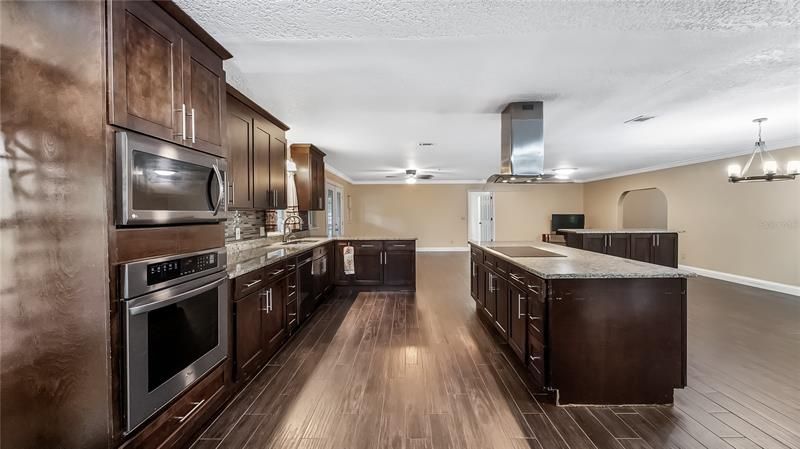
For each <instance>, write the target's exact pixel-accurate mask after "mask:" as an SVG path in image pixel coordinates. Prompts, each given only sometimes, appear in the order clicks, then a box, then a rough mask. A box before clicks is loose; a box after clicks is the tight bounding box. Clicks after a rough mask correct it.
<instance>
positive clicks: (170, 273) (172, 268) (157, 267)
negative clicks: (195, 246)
mask: <svg viewBox="0 0 800 449" xmlns="http://www.w3.org/2000/svg"><path fill="white" fill-rule="evenodd" d="M217 264H218V257H217V253H216V252H213V253H206V254H197V255H194V256H189V257H183V258H178V259H172V260H167V261H164V262H157V263H152V264H148V265H147V285H155V284H160V283H162V282H166V281H171V280H173V279H178V278H180V277H183V276H188V275H191V274H195V273H201V272H203V271H206V270H210V269H214V268H217Z"/></svg>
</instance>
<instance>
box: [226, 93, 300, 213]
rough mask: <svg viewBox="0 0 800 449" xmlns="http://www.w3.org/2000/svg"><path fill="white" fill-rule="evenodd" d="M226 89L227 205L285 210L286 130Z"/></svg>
mask: <svg viewBox="0 0 800 449" xmlns="http://www.w3.org/2000/svg"><path fill="white" fill-rule="evenodd" d="M227 90H228V95H227V99H226V101H227V120H226V123H227V133H228V148H229V155H228V171H229V173H230V175H229V178H228V206H229V207H230V208H240V209H259V210H267V209H286V138H285V133H286V130H287V129H288V128H287V127H286V125H283V124H282V123H281V122H280V121H278V120H277V119H274V117H272V116H271V115H269V114H268V113H267V112H266V111H263V110H262V109H261V108H260V107H259V106H258V105H256V104H254V103H253V102H252V101H250V100H249V99H248V98H247V97H245V96H244V95H242V94H241V93H240V92H238V91H237V90H236V89H234V88H233V87H231V86H228V88H227ZM267 117H269V118H267Z"/></svg>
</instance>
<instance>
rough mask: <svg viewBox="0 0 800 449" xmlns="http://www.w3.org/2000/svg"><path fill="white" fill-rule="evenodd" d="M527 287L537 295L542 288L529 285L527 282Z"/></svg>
mask: <svg viewBox="0 0 800 449" xmlns="http://www.w3.org/2000/svg"><path fill="white" fill-rule="evenodd" d="M528 289H529V290H530V291H532V292H534V293H536V294H537V295H538V294H539V293H541V292H542V289H541V288H539V287H538V286H536V285H531V284H528Z"/></svg>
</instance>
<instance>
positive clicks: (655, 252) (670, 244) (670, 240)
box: [631, 233, 678, 268]
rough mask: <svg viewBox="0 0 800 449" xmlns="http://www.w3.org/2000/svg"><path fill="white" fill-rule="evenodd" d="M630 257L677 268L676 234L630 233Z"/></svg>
mask: <svg viewBox="0 0 800 449" xmlns="http://www.w3.org/2000/svg"><path fill="white" fill-rule="evenodd" d="M631 259H634V260H639V261H642V262H648V263H654V264H657V265H664V266H668V267H674V268H677V266H678V234H676V233H657V234H631Z"/></svg>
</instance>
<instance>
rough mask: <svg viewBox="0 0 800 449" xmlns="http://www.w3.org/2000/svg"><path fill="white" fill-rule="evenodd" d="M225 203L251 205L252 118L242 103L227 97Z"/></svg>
mask: <svg viewBox="0 0 800 449" xmlns="http://www.w3.org/2000/svg"><path fill="white" fill-rule="evenodd" d="M227 132H228V152H229V154H228V172H229V176H228V205H229V206H230V207H234V208H236V207H243V208H249V207H253V193H252V179H251V176H252V166H253V159H252V157H253V151H252V149H253V121H252V118H251V117H250V115H249V114H248V113H247V109H246V108H245V106H244V105H242V104H241V103H239V102H238V101H237V100H234V99H233V98H231V97H228V119H227Z"/></svg>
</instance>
